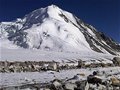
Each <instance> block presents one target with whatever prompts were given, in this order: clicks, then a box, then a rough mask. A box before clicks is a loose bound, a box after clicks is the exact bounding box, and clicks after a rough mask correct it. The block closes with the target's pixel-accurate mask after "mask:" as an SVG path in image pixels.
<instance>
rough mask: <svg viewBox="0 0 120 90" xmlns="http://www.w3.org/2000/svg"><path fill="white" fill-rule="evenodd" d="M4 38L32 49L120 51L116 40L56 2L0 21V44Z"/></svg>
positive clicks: (114, 52)
mask: <svg viewBox="0 0 120 90" xmlns="http://www.w3.org/2000/svg"><path fill="white" fill-rule="evenodd" d="M5 40H8V41H10V42H12V44H13V45H17V46H19V47H22V48H30V49H41V50H55V51H95V52H99V53H108V54H113V55H116V54H117V52H120V45H119V44H117V43H116V42H115V41H114V40H112V39H111V38H109V37H107V36H106V35H105V34H104V33H101V32H98V31H97V30H96V29H95V28H94V27H93V26H91V25H89V24H86V23H84V22H83V21H82V20H80V19H79V18H77V17H76V16H75V15H73V14H72V13H69V12H67V11H64V10H62V9H60V8H59V7H57V6H55V5H51V6H48V7H45V8H40V9H37V10H35V11H33V12H31V13H29V14H27V15H25V17H23V18H21V19H20V18H19V19H17V20H15V21H12V22H1V23H0V42H1V46H4V43H2V42H4V41H5ZM7 44H8V45H7V46H9V43H7ZM4 48H6V47H4Z"/></svg>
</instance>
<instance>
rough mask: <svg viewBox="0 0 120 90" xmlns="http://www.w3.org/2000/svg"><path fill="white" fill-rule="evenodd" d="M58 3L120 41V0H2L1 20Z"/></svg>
mask: <svg viewBox="0 0 120 90" xmlns="http://www.w3.org/2000/svg"><path fill="white" fill-rule="evenodd" d="M51 4H54V5H57V6H58V7H59V8H61V9H63V10H66V11H69V12H71V13H73V14H74V15H76V16H77V17H78V18H80V19H81V20H83V21H84V22H85V23H88V24H90V25H92V26H94V27H95V28H96V29H97V30H98V31H101V32H103V33H105V34H106V35H107V36H109V37H111V38H113V39H114V40H115V41H117V42H119V43H120V0H0V22H2V21H12V20H15V19H16V18H22V17H24V16H25V15H26V14H28V13H30V12H31V11H33V10H35V9H38V8H41V7H46V6H48V5H51Z"/></svg>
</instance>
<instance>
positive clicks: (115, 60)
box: [112, 57, 120, 66]
mask: <svg viewBox="0 0 120 90" xmlns="http://www.w3.org/2000/svg"><path fill="white" fill-rule="evenodd" d="M112 61H113V64H114V65H115V66H120V57H114V58H113V60H112Z"/></svg>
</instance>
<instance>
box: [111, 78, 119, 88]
mask: <svg viewBox="0 0 120 90" xmlns="http://www.w3.org/2000/svg"><path fill="white" fill-rule="evenodd" d="M110 80H111V83H112V85H113V86H119V87H120V80H119V79H117V78H116V77H111V79H110Z"/></svg>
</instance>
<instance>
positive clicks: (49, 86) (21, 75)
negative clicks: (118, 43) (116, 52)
mask: <svg viewBox="0 0 120 90" xmlns="http://www.w3.org/2000/svg"><path fill="white" fill-rule="evenodd" d="M112 62H113V63H106V64H105V63H101V64H90V65H89V64H88V65H85V64H84V62H82V60H79V62H78V63H76V64H75V63H69V64H68V63H66V64H64V65H59V64H60V63H57V62H35V61H34V62H33V61H27V62H8V61H2V62H0V72H1V73H0V74H1V82H2V83H3V84H2V83H1V85H0V86H1V89H0V90H120V58H119V57H114V58H113V60H112ZM36 72H38V73H36ZM30 73H31V74H32V73H33V76H30ZM17 75H18V77H17ZM36 75H37V76H36ZM5 77H7V78H5ZM10 77H11V79H10ZM33 77H34V78H33ZM35 77H39V78H35ZM8 78H9V80H8ZM14 80H17V81H14ZM16 83H17V84H16ZM7 84H8V85H7Z"/></svg>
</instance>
